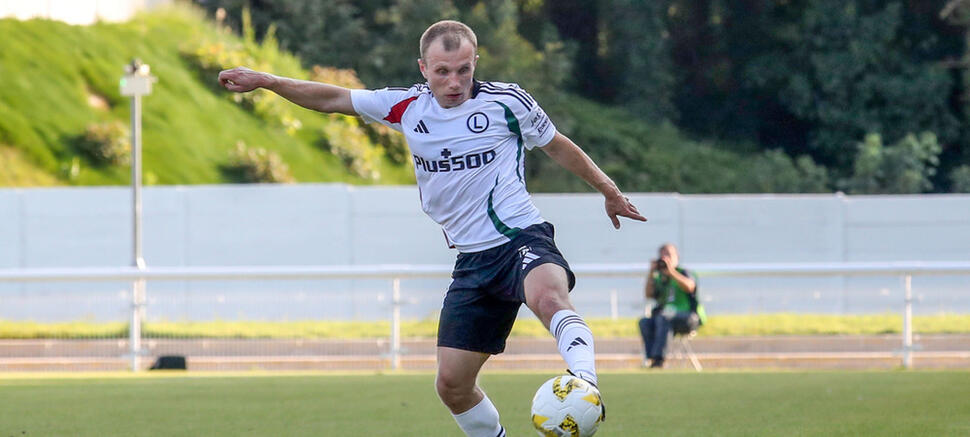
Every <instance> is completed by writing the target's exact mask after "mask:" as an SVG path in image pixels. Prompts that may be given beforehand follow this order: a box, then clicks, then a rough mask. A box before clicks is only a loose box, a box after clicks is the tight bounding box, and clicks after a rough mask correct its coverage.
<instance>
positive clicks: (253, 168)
mask: <svg viewBox="0 0 970 437" xmlns="http://www.w3.org/2000/svg"><path fill="white" fill-rule="evenodd" d="M224 171H225V173H226V175H227V176H228V178H229V179H230V180H233V181H235V182H245V183H283V182H295V180H294V179H293V175H291V174H290V167H289V166H288V165H286V163H285V162H283V158H280V155H279V154H278V153H276V152H272V151H267V150H266V149H264V148H262V147H256V148H250V147H246V144H245V143H243V142H242V141H240V142H238V143H236V148H235V149H233V150H232V152H231V153H230V155H229V163H228V164H226V165H225V167H224Z"/></svg>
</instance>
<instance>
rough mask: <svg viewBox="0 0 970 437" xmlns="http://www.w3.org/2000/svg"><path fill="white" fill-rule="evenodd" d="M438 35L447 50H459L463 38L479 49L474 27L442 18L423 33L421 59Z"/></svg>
mask: <svg viewBox="0 0 970 437" xmlns="http://www.w3.org/2000/svg"><path fill="white" fill-rule="evenodd" d="M438 37H441V38H442V40H441V42H442V43H443V44H444V45H445V50H446V51H449V52H450V51H453V50H458V48H459V47H461V41H462V40H465V41H468V42H470V43H471V44H472V48H474V49H475V50H476V51H477V50H478V37H476V36H475V32H474V31H472V28H470V27H468V26H467V25H466V24H465V23H462V22H460V21H454V20H441V21H439V22H437V23H434V24H432V25H431V26H430V27H428V29H427V30H425V31H424V34H422V35H421V59H424V53H425V52H426V51H428V47H430V46H431V43H433V42H434V41H435V40H436V39H438Z"/></svg>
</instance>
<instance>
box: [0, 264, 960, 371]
mask: <svg viewBox="0 0 970 437" xmlns="http://www.w3.org/2000/svg"><path fill="white" fill-rule="evenodd" d="M572 268H573V271H574V272H575V273H576V274H577V275H579V276H583V277H642V276H643V275H644V274H645V272H646V270H647V265H646V264H640V263H629V264H574V265H573V266H572ZM692 270H693V271H694V272H696V273H697V274H698V275H699V276H701V277H715V276H732V277H763V276H875V275H877V276H898V277H900V279H901V281H902V283H903V288H904V291H905V293H904V302H903V304H904V305H903V308H904V309H903V329H902V349H901V355H902V364H903V366H904V367H907V368H909V367H911V366H912V352H913V333H912V282H911V278H912V276H916V275H921V276H922V275H970V262H968V261H952V262H941V261H934V262H919V261H908V262H857V263H776V264H694V265H692ZM451 271H452V266H450V265H390V264H388V265H349V266H341V265H333V266H231V267H225V266H224V267H150V268H144V269H139V268H136V267H92V268H31V269H0V282H83V281H128V282H132V283H133V284H135V283H136V282H138V281H180V280H192V281H200V280H258V279H264V280H265V279H272V280H294V279H297V280H298V279H388V280H390V281H391V283H392V299H391V307H392V314H391V333H390V338H391V344H390V357H391V366H392V368H395V369H396V368H398V367H399V366H400V356H401V346H400V338H401V337H400V307H401V305H402V300H401V296H400V280H401V279H412V278H446V277H448V276H449V275H450V274H451ZM968 287H970V281H968ZM132 296H133V301H132V305H131V319H130V320H131V327H130V329H129V333H130V336H131V337H132V338H130V341H129V345H130V348H131V350H130V359H131V369H132V370H133V371H137V370H138V369H140V363H139V359H140V356H141V354H142V351H141V350H140V338H136V337H139V336H140V334H139V333H140V323H141V317H142V314H143V312H144V309H143V308H144V296H141V297H140V298H139V295H138V294H137V293H132Z"/></svg>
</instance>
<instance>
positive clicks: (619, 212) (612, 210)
mask: <svg viewBox="0 0 970 437" xmlns="http://www.w3.org/2000/svg"><path fill="white" fill-rule="evenodd" d="M606 215H608V216H609V217H610V220H611V221H613V227H614V228H616V229H620V219H619V217H618V216H622V217H626V218H628V219H633V220H639V221H641V222H645V221H647V218H646V217H644V216H642V215H640V211H637V207H636V206H633V204H632V203H630V199H628V198H627V197H626V196H623V195H619V196H613V197H608V198H607V199H606Z"/></svg>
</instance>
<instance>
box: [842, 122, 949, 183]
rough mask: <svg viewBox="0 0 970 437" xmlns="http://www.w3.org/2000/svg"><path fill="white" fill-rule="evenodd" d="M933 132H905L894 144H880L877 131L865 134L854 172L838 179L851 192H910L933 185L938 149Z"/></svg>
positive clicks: (937, 162) (880, 139)
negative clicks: (907, 133)
mask: <svg viewBox="0 0 970 437" xmlns="http://www.w3.org/2000/svg"><path fill="white" fill-rule="evenodd" d="M941 150H942V149H941V147H940V145H939V143H937V140H936V135H934V134H933V133H932V132H924V133H922V134H920V135H919V136H918V137H917V136H916V135H913V134H909V135H906V137H904V138H903V139H901V140H899V142H897V143H896V144H894V145H892V146H890V147H883V144H882V137H881V136H880V135H879V134H869V135H866V139H865V141H863V142H862V143H860V144H859V146H858V155H856V159H855V165H854V171H853V174H852V176H851V177H850V178H848V179H847V180H843V181H842V186H843V188H844V189H845V191H847V192H849V193H851V194H890V193H902V194H914V193H922V192H925V191H927V190H929V189H931V188H932V187H933V184H932V182H930V178H931V177H932V176H933V175H934V174H936V167H937V166H938V165H939V154H940V151H941Z"/></svg>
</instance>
